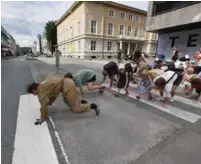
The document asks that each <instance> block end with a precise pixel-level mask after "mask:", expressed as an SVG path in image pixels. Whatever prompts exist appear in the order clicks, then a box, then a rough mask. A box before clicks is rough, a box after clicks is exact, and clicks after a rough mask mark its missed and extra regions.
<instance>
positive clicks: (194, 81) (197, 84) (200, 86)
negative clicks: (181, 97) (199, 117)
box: [190, 77, 201, 103]
mask: <svg viewBox="0 0 201 164" xmlns="http://www.w3.org/2000/svg"><path fill="white" fill-rule="evenodd" d="M190 83H191V91H190V93H192V91H193V89H195V91H196V92H197V93H198V94H199V98H198V102H200V103H201V78H197V77H194V78H191V79H190Z"/></svg>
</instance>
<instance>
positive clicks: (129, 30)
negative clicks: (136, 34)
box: [127, 27, 131, 36]
mask: <svg viewBox="0 0 201 164" xmlns="http://www.w3.org/2000/svg"><path fill="white" fill-rule="evenodd" d="M127 35H128V36H130V35H131V27H128V33H127Z"/></svg>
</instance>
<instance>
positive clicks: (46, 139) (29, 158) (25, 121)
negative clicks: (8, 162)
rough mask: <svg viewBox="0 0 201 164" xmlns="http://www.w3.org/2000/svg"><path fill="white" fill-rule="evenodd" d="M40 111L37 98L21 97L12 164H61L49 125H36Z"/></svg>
mask: <svg viewBox="0 0 201 164" xmlns="http://www.w3.org/2000/svg"><path fill="white" fill-rule="evenodd" d="M39 109H40V104H39V102H38V99H37V97H35V96H32V95H22V96H20V102H19V109H18V118H17V128H16V134H15V143H14V153H13V159H12V164H37V163H38V164H39V163H44V164H46V163H47V164H59V162H58V159H57V156H56V152H55V149H54V146H53V143H52V140H51V137H50V134H49V130H48V127H47V123H46V122H44V123H43V124H42V125H38V126H36V125H34V121H36V119H38V118H39V117H40V112H39V111H40V110H39Z"/></svg>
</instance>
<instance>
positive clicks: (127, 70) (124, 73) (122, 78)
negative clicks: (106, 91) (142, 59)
mask: <svg viewBox="0 0 201 164" xmlns="http://www.w3.org/2000/svg"><path fill="white" fill-rule="evenodd" d="M132 75H133V68H132V66H131V64H130V63H126V64H125V67H124V69H119V71H118V80H117V88H118V91H117V93H116V94H114V95H115V96H116V97H119V93H120V90H121V89H123V88H124V90H125V91H126V94H127V95H128V94H129V92H128V87H129V82H130V80H131V77H132Z"/></svg>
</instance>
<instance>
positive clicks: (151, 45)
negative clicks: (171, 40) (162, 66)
mask: <svg viewBox="0 0 201 164" xmlns="http://www.w3.org/2000/svg"><path fill="white" fill-rule="evenodd" d="M145 36H146V37H145V40H144V44H143V48H142V51H143V52H145V53H147V54H148V55H149V56H155V55H156V49H157V43H158V34H157V33H151V32H146V35H145Z"/></svg>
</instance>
